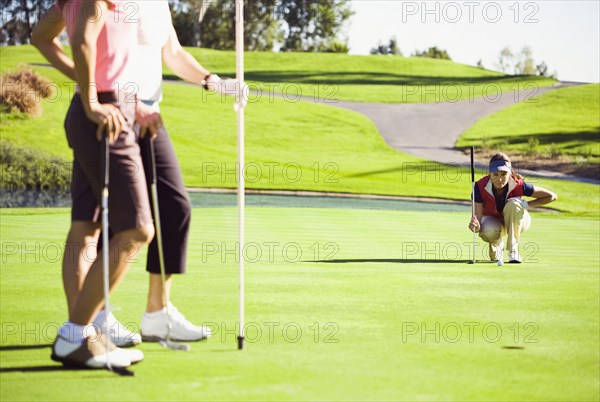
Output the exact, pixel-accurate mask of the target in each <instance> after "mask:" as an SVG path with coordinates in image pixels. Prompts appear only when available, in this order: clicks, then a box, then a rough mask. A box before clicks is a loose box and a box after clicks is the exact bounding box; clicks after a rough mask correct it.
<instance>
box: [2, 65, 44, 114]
mask: <svg viewBox="0 0 600 402" xmlns="http://www.w3.org/2000/svg"><path fill="white" fill-rule="evenodd" d="M53 93H54V87H53V86H52V83H51V81H50V80H48V79H46V78H44V77H42V76H40V75H39V74H38V73H36V72H35V71H32V70H31V69H30V68H21V69H19V70H17V71H14V72H9V73H5V74H3V75H2V76H1V77H0V105H2V109H4V110H5V111H6V112H8V113H27V114H29V115H31V116H39V115H40V114H41V113H42V107H41V105H40V101H41V99H42V98H48V97H50V96H52V95H53Z"/></svg>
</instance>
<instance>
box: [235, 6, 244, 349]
mask: <svg viewBox="0 0 600 402" xmlns="http://www.w3.org/2000/svg"><path fill="white" fill-rule="evenodd" d="M235 13H236V17H235V52H236V66H237V72H236V78H237V80H238V85H241V83H242V82H244V1H243V0H235ZM241 96H242V94H241V91H240V94H239V95H238V98H237V99H236V102H237V106H238V107H237V108H236V109H237V135H238V137H237V142H238V225H239V227H238V233H239V257H238V258H239V261H240V329H239V335H238V349H239V350H242V349H243V348H244V207H245V203H246V200H245V192H246V188H245V182H244V164H245V162H244V159H245V158H244V107H243V106H242V99H241Z"/></svg>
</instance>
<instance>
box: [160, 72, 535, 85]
mask: <svg viewBox="0 0 600 402" xmlns="http://www.w3.org/2000/svg"><path fill="white" fill-rule="evenodd" d="M220 74H222V75H223V76H234V75H235V74H233V73H232V72H228V71H224V72H222V73H220ZM163 79H165V80H173V81H180V80H181V79H180V78H179V77H178V76H176V75H174V74H163ZM245 79H246V80H247V81H259V82H265V83H281V82H287V83H295V84H320V85H383V86H389V85H416V86H432V85H469V84H493V83H497V84H500V83H508V82H517V81H523V80H525V81H528V82H529V81H532V82H535V81H536V80H537V79H536V78H535V77H531V76H518V75H515V76H511V75H501V76H495V77H494V76H492V77H435V76H419V75H409V74H393V73H382V72H379V73H377V72H369V74H366V73H363V72H360V71H356V72H334V71H311V72H306V71H268V70H265V71H246V73H245Z"/></svg>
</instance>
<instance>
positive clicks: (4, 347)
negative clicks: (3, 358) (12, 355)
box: [0, 343, 52, 352]
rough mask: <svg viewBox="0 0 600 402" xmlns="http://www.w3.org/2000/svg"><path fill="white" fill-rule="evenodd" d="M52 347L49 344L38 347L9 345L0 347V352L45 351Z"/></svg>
mask: <svg viewBox="0 0 600 402" xmlns="http://www.w3.org/2000/svg"><path fill="white" fill-rule="evenodd" d="M50 347H52V344H51V343H48V344H40V345H9V346H0V352H7V351H12V350H31V349H46V348H50Z"/></svg>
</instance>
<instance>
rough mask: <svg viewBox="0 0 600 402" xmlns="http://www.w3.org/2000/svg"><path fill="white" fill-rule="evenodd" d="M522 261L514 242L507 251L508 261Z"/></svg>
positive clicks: (514, 262) (512, 262)
mask: <svg viewBox="0 0 600 402" xmlns="http://www.w3.org/2000/svg"><path fill="white" fill-rule="evenodd" d="M522 261H523V260H522V259H521V255H520V254H519V247H518V246H517V245H516V244H515V245H514V247H513V249H512V250H511V251H509V252H508V262H509V263H511V264H520V263H521V262H522Z"/></svg>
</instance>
